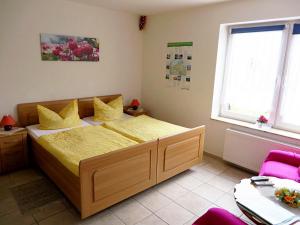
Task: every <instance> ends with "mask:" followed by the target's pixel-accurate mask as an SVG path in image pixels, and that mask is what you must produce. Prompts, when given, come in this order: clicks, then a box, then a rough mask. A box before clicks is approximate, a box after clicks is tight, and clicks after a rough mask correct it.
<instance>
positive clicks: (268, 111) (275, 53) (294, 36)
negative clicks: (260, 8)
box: [213, 21, 300, 132]
mask: <svg viewBox="0 0 300 225" xmlns="http://www.w3.org/2000/svg"><path fill="white" fill-rule="evenodd" d="M226 32H227V34H226V37H227V41H226V46H225V47H226V48H225V51H224V50H223V51H224V52H225V53H224V57H225V60H224V62H223V63H222V66H223V69H222V70H221V71H222V72H221V76H219V80H217V81H216V82H219V83H220V85H219V87H220V88H219V89H220V90H216V87H215V93H214V104H213V107H217V110H215V109H213V112H216V113H217V114H218V115H217V116H219V117H225V118H230V119H235V120H240V121H246V122H250V123H255V122H256V120H257V118H258V117H259V116H260V115H264V116H265V117H267V118H268V119H269V121H270V124H272V126H273V127H275V128H278V129H284V130H289V131H294V132H300V63H299V59H300V23H299V22H298V23H297V22H292V21H288V22H284V23H271V24H263V25H259V24H255V25H247V26H227V27H226ZM217 66H218V65H217ZM216 79H217V76H216ZM216 82H215V86H216ZM216 95H217V96H216ZM215 98H217V99H218V100H217V105H216V104H215Z"/></svg>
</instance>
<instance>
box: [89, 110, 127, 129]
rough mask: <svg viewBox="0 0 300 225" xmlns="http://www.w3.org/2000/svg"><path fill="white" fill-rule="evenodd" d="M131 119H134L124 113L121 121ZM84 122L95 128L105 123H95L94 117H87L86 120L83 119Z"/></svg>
mask: <svg viewBox="0 0 300 225" xmlns="http://www.w3.org/2000/svg"><path fill="white" fill-rule="evenodd" d="M130 117H132V116H130V115H128V114H126V113H123V115H122V118H121V120H124V119H128V118H130ZM83 120H84V121H85V122H87V123H89V124H91V125H93V126H99V125H101V124H103V123H104V122H103V121H94V117H93V116H89V117H85V118H83Z"/></svg>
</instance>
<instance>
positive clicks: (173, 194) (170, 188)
mask: <svg viewBox="0 0 300 225" xmlns="http://www.w3.org/2000/svg"><path fill="white" fill-rule="evenodd" d="M157 191H158V192H160V193H161V194H163V195H165V196H167V197H168V198H171V199H173V200H174V199H176V198H179V197H180V196H182V195H184V194H186V193H187V192H188V190H187V189H185V188H183V187H182V186H180V185H179V184H176V183H175V182H174V181H167V182H164V183H162V184H160V185H158V186H157Z"/></svg>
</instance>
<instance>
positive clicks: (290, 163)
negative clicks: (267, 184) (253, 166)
mask: <svg viewBox="0 0 300 225" xmlns="http://www.w3.org/2000/svg"><path fill="white" fill-rule="evenodd" d="M259 175H260V176H272V177H278V178H283V179H290V180H295V181H297V182H299V183H300V154H297V153H294V152H287V151H282V150H271V151H270V152H269V154H268V156H267V158H266V159H265V161H264V163H263V164H262V166H261V168H260V171H259Z"/></svg>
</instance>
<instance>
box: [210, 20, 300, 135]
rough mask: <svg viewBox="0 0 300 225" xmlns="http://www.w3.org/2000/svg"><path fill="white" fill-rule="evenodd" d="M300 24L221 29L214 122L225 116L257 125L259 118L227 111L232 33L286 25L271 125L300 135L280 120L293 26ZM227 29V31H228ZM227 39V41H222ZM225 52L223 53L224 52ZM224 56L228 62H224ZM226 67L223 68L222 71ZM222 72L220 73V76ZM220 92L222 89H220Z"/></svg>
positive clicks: (287, 22)
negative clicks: (254, 28) (279, 113)
mask: <svg viewBox="0 0 300 225" xmlns="http://www.w3.org/2000/svg"><path fill="white" fill-rule="evenodd" d="M296 23H297V24H298V23H300V21H299V19H292V20H278V21H272V22H259V23H247V24H233V25H232V24H231V25H223V28H222V25H221V28H220V39H219V48H218V58H217V68H216V78H215V79H216V80H215V88H214V99H213V108H212V115H211V117H212V118H213V119H215V118H218V117H221V118H225V120H226V119H230V120H236V121H242V122H246V123H251V124H255V123H256V120H257V118H253V117H249V116H246V115H242V114H238V113H233V112H230V111H227V110H224V109H225V107H224V95H225V91H226V83H227V82H226V81H227V79H228V76H229V75H228V72H227V68H228V66H227V65H228V58H229V56H230V54H231V52H230V50H231V42H232V34H231V30H232V29H235V28H247V27H259V26H274V25H285V29H284V30H283V38H282V43H281V59H280V63H279V65H278V67H279V68H278V74H277V76H276V85H275V89H274V96H273V103H272V112H271V115H270V118H268V119H269V122H268V124H269V125H270V126H271V127H272V128H275V129H280V130H286V131H291V132H294V133H300V126H294V125H291V124H284V123H282V122H280V119H279V115H278V112H279V109H280V106H281V104H282V94H283V87H284V82H285V77H286V75H287V61H288V56H289V51H290V43H291V40H292V38H293V27H294V24H296ZM224 26H225V28H224ZM222 31H223V33H224V31H225V32H226V36H225V38H224V37H221V32H222ZM223 36H224V35H223ZM221 38H223V40H221ZM220 44H221V45H222V44H223V45H225V46H223V48H220ZM220 52H221V53H220ZM222 57H223V58H224V59H222ZM220 67H222V68H220ZM218 73H220V74H218ZM217 89H219V90H217Z"/></svg>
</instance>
